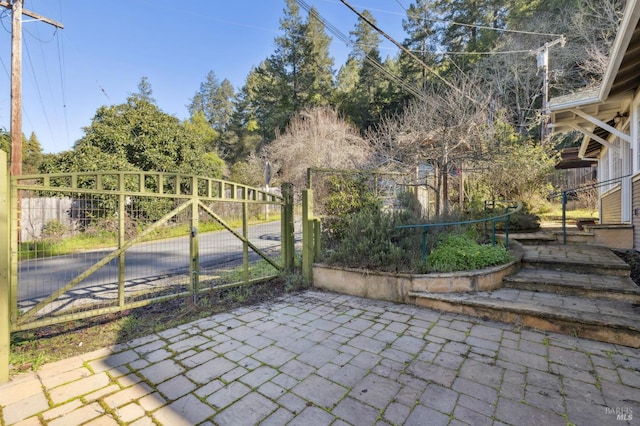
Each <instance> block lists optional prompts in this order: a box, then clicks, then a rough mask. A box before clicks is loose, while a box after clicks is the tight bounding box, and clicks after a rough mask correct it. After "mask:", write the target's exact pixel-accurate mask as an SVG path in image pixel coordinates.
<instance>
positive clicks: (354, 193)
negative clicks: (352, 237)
mask: <svg viewBox="0 0 640 426" xmlns="http://www.w3.org/2000/svg"><path fill="white" fill-rule="evenodd" d="M328 183H329V195H328V198H327V202H326V212H324V214H325V215H326V219H325V220H324V221H323V230H324V232H325V234H326V235H327V236H329V237H330V238H333V239H337V240H340V239H342V237H343V236H344V234H345V232H346V231H347V229H348V227H349V222H350V218H351V216H352V215H353V214H354V213H357V212H360V211H362V210H368V209H370V210H372V211H377V210H380V206H381V202H380V200H379V199H378V198H376V196H375V194H374V193H373V191H371V189H370V188H369V186H368V185H367V182H366V178H365V177H363V176H346V177H344V176H331V177H330V178H329V179H328Z"/></svg>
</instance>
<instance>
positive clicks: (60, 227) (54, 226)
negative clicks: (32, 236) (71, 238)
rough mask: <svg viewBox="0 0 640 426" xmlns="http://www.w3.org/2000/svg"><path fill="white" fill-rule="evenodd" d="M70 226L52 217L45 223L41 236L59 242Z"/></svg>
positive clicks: (46, 239)
mask: <svg viewBox="0 0 640 426" xmlns="http://www.w3.org/2000/svg"><path fill="white" fill-rule="evenodd" d="M67 232H69V228H68V227H67V226H65V225H64V224H63V223H62V222H60V221H59V220H57V219H52V220H50V221H48V222H47V223H45V224H44V226H43V227H42V233H41V234H40V238H41V239H42V240H43V241H47V242H49V243H59V242H60V241H62V238H63V237H64V235H65V234H66V233H67Z"/></svg>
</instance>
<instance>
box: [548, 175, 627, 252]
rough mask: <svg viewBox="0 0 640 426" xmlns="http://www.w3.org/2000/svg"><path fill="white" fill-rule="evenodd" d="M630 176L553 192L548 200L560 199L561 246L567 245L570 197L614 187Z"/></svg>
mask: <svg viewBox="0 0 640 426" xmlns="http://www.w3.org/2000/svg"><path fill="white" fill-rule="evenodd" d="M630 177H631V175H626V176H621V177H618V178H614V179H609V180H605V181H601V182H597V183H589V184H586V185H581V186H577V187H575V188H569V189H565V190H563V191H559V192H555V193H553V194H551V195H550V196H549V199H553V198H557V197H560V202H561V203H562V244H564V245H566V244H567V205H568V203H569V197H570V196H577V195H578V194H579V193H581V192H586V191H592V190H594V189H599V188H601V187H603V186H614V185H617V184H620V183H621V182H622V181H623V179H626V178H630Z"/></svg>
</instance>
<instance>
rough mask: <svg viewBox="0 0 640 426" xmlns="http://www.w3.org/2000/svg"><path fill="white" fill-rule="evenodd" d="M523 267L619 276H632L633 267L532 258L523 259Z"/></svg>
mask: <svg viewBox="0 0 640 426" xmlns="http://www.w3.org/2000/svg"><path fill="white" fill-rule="evenodd" d="M521 265H522V267H523V268H529V269H542V270H544V269H548V270H550V271H561V272H573V273H578V274H579V273H585V274H597V275H615V276H618V277H628V276H631V268H630V267H629V265H627V267H625V266H623V265H610V264H609V265H601V264H597V263H594V264H585V263H580V262H568V261H549V260H543V261H540V260H535V259H534V260H530V259H523V260H522V263H521Z"/></svg>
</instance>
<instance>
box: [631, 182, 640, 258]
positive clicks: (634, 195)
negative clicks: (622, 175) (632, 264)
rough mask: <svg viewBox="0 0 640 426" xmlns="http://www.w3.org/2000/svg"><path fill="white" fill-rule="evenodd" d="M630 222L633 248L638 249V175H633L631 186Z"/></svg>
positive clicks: (639, 199)
mask: <svg viewBox="0 0 640 426" xmlns="http://www.w3.org/2000/svg"><path fill="white" fill-rule="evenodd" d="M631 224H632V225H633V248H634V249H635V250H640V175H636V176H634V177H633V183H632V186H631Z"/></svg>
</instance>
